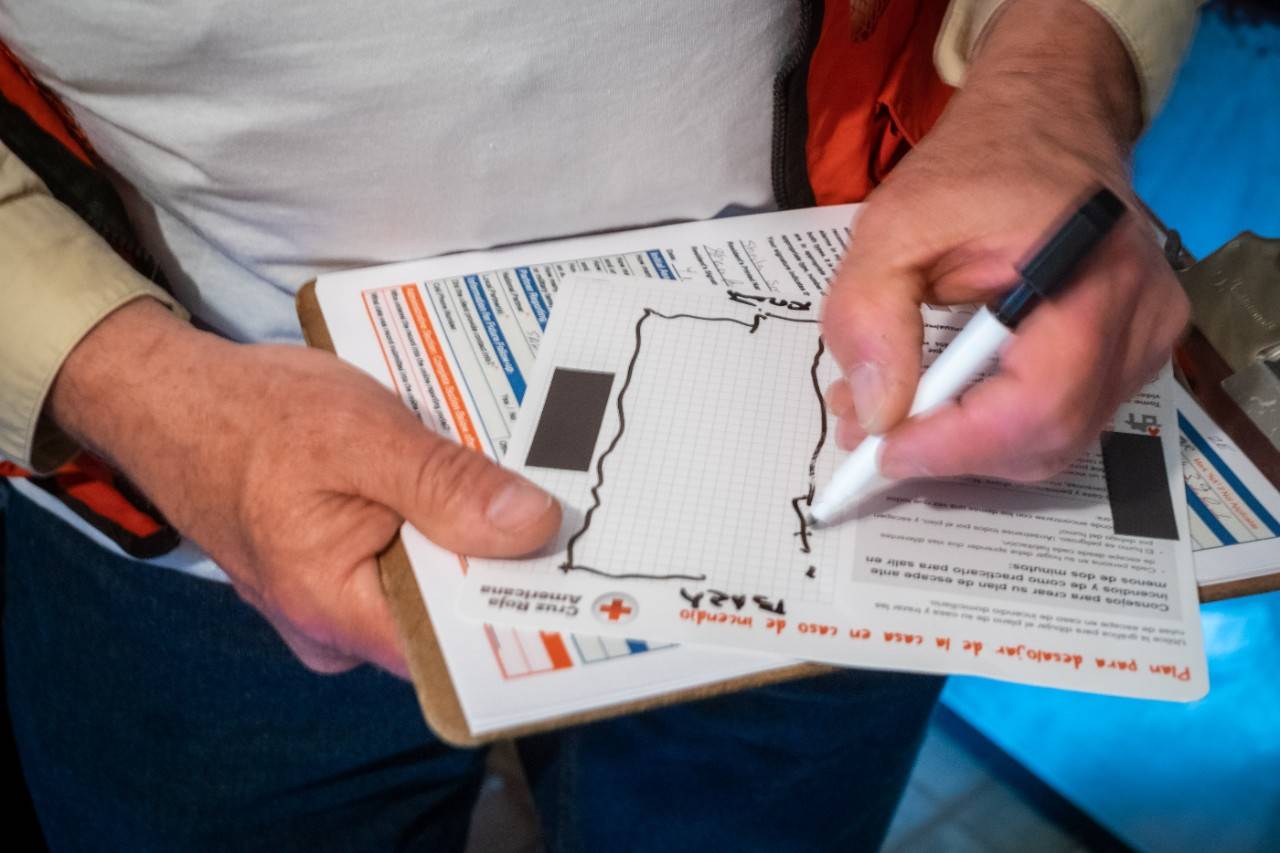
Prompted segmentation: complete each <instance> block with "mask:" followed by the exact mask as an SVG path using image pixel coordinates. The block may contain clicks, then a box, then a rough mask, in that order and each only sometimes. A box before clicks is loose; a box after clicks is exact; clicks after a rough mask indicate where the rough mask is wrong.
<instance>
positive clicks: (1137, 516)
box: [1102, 432, 1178, 539]
mask: <svg viewBox="0 0 1280 853" xmlns="http://www.w3.org/2000/svg"><path fill="white" fill-rule="evenodd" d="M1102 467H1103V470H1104V471H1105V472H1106V477H1107V495H1108V497H1109V498H1110V499H1111V526H1112V528H1113V529H1114V530H1115V532H1116V533H1117V534H1119V535H1120V536H1146V537H1148V538H1150V539H1177V538H1178V521H1177V519H1176V518H1175V517H1174V515H1173V502H1172V500H1171V499H1170V497H1169V478H1168V476H1167V475H1166V473H1165V467H1164V449H1163V447H1162V446H1161V444H1160V439H1159V438H1157V437H1156V436H1151V435H1141V434H1139V433H1127V432H1104V433H1103V434H1102Z"/></svg>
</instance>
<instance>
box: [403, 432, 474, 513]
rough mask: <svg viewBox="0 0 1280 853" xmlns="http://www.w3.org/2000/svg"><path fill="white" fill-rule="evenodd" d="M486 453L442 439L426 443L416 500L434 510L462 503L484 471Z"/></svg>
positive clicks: (448, 508) (440, 510)
mask: <svg viewBox="0 0 1280 853" xmlns="http://www.w3.org/2000/svg"><path fill="white" fill-rule="evenodd" d="M484 468H485V460H484V459H483V457H481V456H479V455H478V454H476V453H473V452H472V451H470V450H467V449H466V448H465V447H462V446H461V445H457V444H454V443H453V442H450V441H445V440H443V439H440V440H434V441H431V442H430V443H428V444H427V446H426V447H425V448H424V449H423V451H422V456H421V459H420V460H419V463H418V470H417V475H416V477H415V479H414V482H415V486H414V494H413V496H412V497H413V499H414V502H415V503H416V504H417V505H418V506H422V507H426V508H429V509H430V510H432V511H434V512H443V513H446V514H447V513H449V512H451V511H453V510H456V509H458V508H459V507H460V505H461V504H462V502H463V501H464V500H465V499H466V497H467V495H468V494H470V492H471V487H472V486H474V484H475V483H476V481H478V480H479V479H480V478H481V477H482V476H483V474H484Z"/></svg>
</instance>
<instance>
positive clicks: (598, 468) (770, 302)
mask: <svg viewBox="0 0 1280 853" xmlns="http://www.w3.org/2000/svg"><path fill="white" fill-rule="evenodd" d="M727 293H728V296H729V299H730V300H731V301H733V302H738V303H741V304H746V305H750V306H752V307H754V308H756V313H755V314H754V315H753V316H752V318H751V320H750V321H748V320H745V319H743V318H741V317H727V316H704V315H698V314H664V313H662V312H661V311H658V310H657V309H654V308H645V309H644V310H643V312H642V313H641V315H640V318H639V319H638V320H637V321H636V324H635V347H634V349H633V350H632V353H631V357H630V358H629V360H628V362H627V370H626V373H625V374H624V376H623V382H622V388H621V389H620V390H619V391H618V396H617V400H616V402H615V405H616V407H617V413H618V429H617V432H616V433H614V435H613V438H612V439H611V440H610V441H609V444H608V446H607V447H605V449H604V451H603V452H602V453H601V454H600V456H599V458H598V459H597V460H596V464H595V474H596V477H595V483H594V485H592V487H591V506H590V507H588V508H587V511H586V513H585V514H584V516H583V520H582V524H581V526H580V527H579V528H578V529H577V530H576V531H574V532H573V534H572V535H571V536H570V537H569V540H568V542H567V544H566V546H565V560H564V562H563V563H561V564H560V566H559V568H560V570H561V571H562V572H565V573H566V574H567V573H568V572H571V571H581V572H588V573H591V574H595V575H600V576H603V577H609V578H616V579H620V580H636V579H645V580H686V581H705V580H706V579H707V576H706V575H705V574H686V573H668V574H661V573H646V572H627V573H614V572H609V571H605V570H603V569H600V568H597V567H594V566H588V565H582V564H580V563H578V562H577V560H576V558H575V550H576V548H577V546H578V544H579V541H580V540H581V539H582V537H583V536H585V535H586V533H587V531H588V530H590V529H591V522H592V519H593V518H594V517H595V514H596V511H597V510H598V509H600V507H601V504H602V497H601V490H602V489H603V488H604V484H605V464H606V462H607V461H608V459H609V456H610V455H611V454H612V453H613V452H614V450H615V449H616V448H617V447H618V445H619V443H620V442H621V441H622V437H623V435H624V434H625V433H626V429H627V418H626V405H625V404H626V397H627V391H628V390H629V389H630V388H631V383H632V380H633V379H634V378H635V372H636V365H637V363H638V362H639V360H640V353H641V351H642V349H643V343H644V327H645V323H647V322H648V321H649V320H650V319H651V318H655V317H656V318H658V319H660V320H666V321H669V322H675V321H682V320H683V321H695V322H701V323H732V324H734V325H737V326H742V327H744V328H746V329H747V334H755V333H756V332H757V331H758V330H759V329H760V326H761V324H762V323H763V322H764V321H765V320H769V319H772V320H782V321H785V322H789V323H807V324H815V325H816V324H817V322H818V321H817V320H816V319H814V318H812V317H810V316H787V315H785V314H776V313H772V312H770V311H765V310H764V307H765V306H766V305H767V306H769V307H774V308H780V309H783V310H791V311H797V312H805V313H806V314H808V313H809V312H810V311H811V307H812V303H810V302H801V301H798V300H784V299H780V298H778V297H771V296H755V295H747V294H741V293H737V292H735V291H733V290H729V291H727ZM823 352H824V346H823V342H822V340H821V338H819V339H818V342H817V348H816V352H815V353H814V357H813V361H812V365H811V367H810V370H809V373H810V381H811V383H812V385H813V390H814V394H815V396H816V398H817V404H818V410H819V422H820V429H819V434H818V440H817V443H816V444H815V446H814V449H813V453H812V454H811V455H810V458H809V466H808V480H809V482H808V488H807V490H806V492H805V493H804V494H802V495H799V496H797V497H795V498H794V499H792V501H791V505H792V508H793V509H794V510H795V513H796V518H797V519H798V522H799V530H798V532H797V533H796V534H795V535H796V536H798V537H799V538H800V543H801V547H800V550H801V552H802V553H806V554H807V553H809V551H810V548H809V526H808V518H807V514H806V512H805V511H804V510H803V509H802V508H801V504H804V505H808V504H810V503H812V501H813V496H814V492H815V476H816V471H817V464H818V454H819V453H820V452H821V450H822V448H823V446H824V444H825V442H826V437H827V411H826V404H825V401H824V400H823V397H822V389H821V385H820V382H819V380H818V364H819V361H820V360H821V358H822V355H823ZM808 576H809V577H812V576H813V574H812V567H810V573H809V574H808ZM695 606H696V605H695Z"/></svg>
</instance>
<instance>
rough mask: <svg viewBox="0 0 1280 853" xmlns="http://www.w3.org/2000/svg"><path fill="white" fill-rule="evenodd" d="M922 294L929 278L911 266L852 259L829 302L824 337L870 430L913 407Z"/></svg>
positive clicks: (857, 411) (885, 426) (835, 283)
mask: <svg viewBox="0 0 1280 853" xmlns="http://www.w3.org/2000/svg"><path fill="white" fill-rule="evenodd" d="M922 293H923V281H922V280H921V279H919V278H917V277H915V276H913V275H911V274H910V273H909V272H907V271H900V270H886V269H883V268H871V267H869V266H867V265H865V264H848V265H846V266H844V267H841V269H840V271H839V272H838V273H837V274H836V277H835V279H834V280H833V282H832V285H831V290H830V291H829V292H828V293H827V297H826V300H825V301H824V303H823V308H822V336H823V339H824V340H825V341H826V344H827V346H828V347H829V348H830V350H831V353H832V355H833V356H834V357H835V359H836V362H837V363H838V364H839V365H840V369H841V371H842V372H843V373H844V377H845V379H846V380H847V381H848V383H849V390H850V391H851V392H852V395H853V405H854V414H855V416H856V417H857V419H858V423H859V424H860V425H861V426H862V429H863V430H864V431H866V432H868V433H872V434H880V433H883V432H886V431H888V430H889V429H890V428H892V427H893V426H894V425H895V424H897V423H898V422H899V421H900V420H902V419H903V418H905V417H906V415H907V410H908V409H910V408H911V398H912V397H913V396H914V395H915V390H916V383H917V382H918V381H919V379H920V345H921V342H922V340H923V335H924V328H923V325H922V323H921V319H920V300H921V298H922Z"/></svg>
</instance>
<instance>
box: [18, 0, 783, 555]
mask: <svg viewBox="0 0 1280 853" xmlns="http://www.w3.org/2000/svg"><path fill="white" fill-rule="evenodd" d="M797 18H798V16H797V15H796V4H795V3H793V2H780V0H733V2H731V3H699V2H689V1H688V0H645V2H640V3H599V2H591V0H525V2H495V0H433V2H430V3H424V2H422V0H367V2H362V3H351V2H347V0H312V2H309V3H305V4H290V3H275V4H273V3H263V2H261V0H223V2H216V3H211V2H208V0H165V2H160V3H139V2H137V1H136V0H95V2H92V3H85V2H82V0H3V2H2V3H0V38H2V39H3V40H4V41H5V43H6V44H8V45H9V47H10V48H11V49H13V50H14V51H15V53H17V54H18V56H19V57H20V58H21V59H22V60H23V61H24V62H25V63H26V64H27V65H28V66H29V67H30V68H31V69H32V70H33V71H34V72H35V73H36V74H37V75H38V76H39V77H40V78H41V79H42V80H43V81H44V82H46V83H47V84H48V85H49V86H50V87H51V88H52V89H53V90H54V91H55V92H56V93H57V94H58V95H59V96H60V97H61V98H62V99H63V101H64V102H65V103H66V104H67V105H68V106H69V107H70V109H71V111H72V113H73V114H74V116H75V118H76V120H77V121H78V122H79V123H80V125H81V127H82V128H83V129H84V131H85V133H86V134H87V135H88V137H89V139H90V140H91V142H92V143H93V145H94V147H95V148H96V149H97V151H98V153H99V154H100V155H101V156H102V158H103V159H104V160H105V161H106V162H107V163H108V164H110V165H111V167H112V168H113V169H115V170H116V171H117V172H118V175H119V177H120V179H121V181H120V184H121V188H122V191H123V193H124V195H125V200H126V204H127V205H128V207H129V209H130V213H131V214H132V218H133V220H134V223H135V225H136V226H137V227H138V229H139V231H140V233H141V234H142V236H143V238H144V240H145V242H146V243H147V244H148V245H149V247H150V249H151V250H152V251H153V253H154V254H155V255H156V256H157V259H158V260H159V261H160V262H161V264H162V266H163V267H164V268H165V271H166V273H167V274H168V276H169V279H170V281H171V283H172V284H173V286H174V289H175V291H176V292H177V294H178V296H179V298H180V299H181V301H182V302H183V303H184V305H186V307H187V308H189V309H190V310H191V311H192V313H193V314H194V315H196V316H197V317H199V318H200V319H202V320H204V321H205V322H207V323H210V324H211V325H213V326H214V327H215V328H217V329H219V330H221V331H222V332H224V333H225V334H227V335H229V336H231V337H233V338H236V339H239V340H245V341H266V340H274V341H288V340H295V341H296V340H298V339H299V332H298V324H297V318H296V315H295V313H294V306H293V295H294V293H295V292H296V290H297V288H298V287H299V286H301V285H302V284H303V283H305V282H306V281H308V280H310V279H312V278H314V277H315V276H316V275H317V274H318V273H320V272H323V271H328V270H335V269H343V268H348V267H355V266H367V265H371V264H378V263H385V262H391V261H397V260H405V259H409V258H417V257H428V256H432V255H437V254H443V253H446V252H455V251H462V250H467V249H478V248H485V247H490V246H495V245H501V244H509V243H520V242H525V241H529V240H536V239H546V238H550V237H557V236H566V235H571V234H578V233H583V232H589V231H600V230H608V229H617V228H626V227H634V226H640V225H646V224H651V223H658V222H665V221H674V220H689V219H705V218H708V217H712V216H716V215H718V214H721V213H723V212H726V211H757V210H765V209H769V208H771V207H772V206H773V191H772V181H771V169H770V162H771V132H772V112H773V81H774V77H775V76H776V74H777V73H778V71H779V69H780V67H781V65H782V63H783V59H784V58H785V56H786V55H787V53H788V52H789V51H790V50H791V49H792V47H793V45H794V43H795V41H796V39H798V38H799V37H800V33H799V32H798V28H797V24H798V20H797ZM20 488H21V490H22V491H23V493H24V494H28V495H30V496H31V497H33V498H34V499H36V500H38V501H40V502H41V503H42V504H45V505H46V506H49V507H50V508H51V509H53V510H54V511H55V512H57V513H58V514H59V515H61V516H62V517H64V518H66V519H67V520H68V521H70V522H72V523H73V524H75V525H76V526H78V527H80V528H81V529H87V525H85V524H84V523H83V522H81V521H80V519H78V518H77V517H75V516H74V515H73V514H71V513H70V512H69V511H67V510H66V509H65V508H64V507H62V506H61V505H60V504H57V503H56V502H54V501H52V500H47V499H46V498H47V496H45V495H44V494H43V493H40V492H39V490H37V489H35V488H34V487H30V486H29V485H28V484H26V483H22V484H21V485H20ZM96 538H100V537H96ZM103 541H105V540H103ZM157 562H159V563H161V564H163V565H169V566H172V567H176V568H182V569H184V570H188V571H194V572H196V573H199V574H202V575H205V576H215V577H216V576H219V575H220V572H219V571H218V570H217V569H216V567H214V566H213V565H212V564H211V563H210V562H209V561H208V560H207V558H204V557H203V556H202V555H200V554H199V553H198V552H194V551H193V550H192V549H190V548H189V547H188V548H187V549H186V550H183V551H180V552H179V553H177V554H174V555H169V556H168V557H166V558H162V559H161V560H159V561H157Z"/></svg>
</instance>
